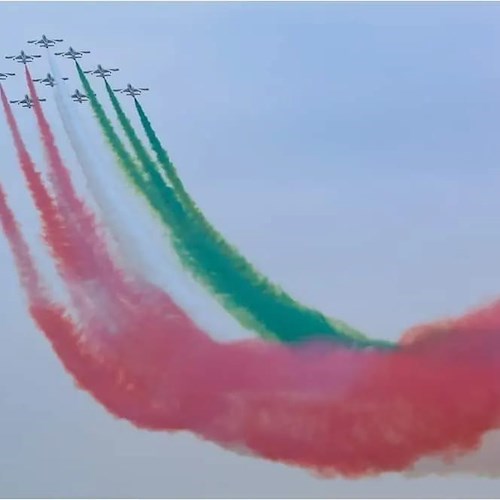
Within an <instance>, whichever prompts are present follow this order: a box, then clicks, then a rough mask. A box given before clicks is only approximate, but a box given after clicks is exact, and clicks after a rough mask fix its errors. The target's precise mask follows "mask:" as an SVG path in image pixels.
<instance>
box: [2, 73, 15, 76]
mask: <svg viewBox="0 0 500 500" xmlns="http://www.w3.org/2000/svg"><path fill="white" fill-rule="evenodd" d="M4 75H7V76H16V74H15V73H4Z"/></svg>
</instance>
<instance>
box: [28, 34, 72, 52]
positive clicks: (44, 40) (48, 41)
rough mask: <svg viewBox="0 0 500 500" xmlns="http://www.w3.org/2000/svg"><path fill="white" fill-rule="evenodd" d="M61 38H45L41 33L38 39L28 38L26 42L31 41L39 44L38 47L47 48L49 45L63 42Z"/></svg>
mask: <svg viewBox="0 0 500 500" xmlns="http://www.w3.org/2000/svg"><path fill="white" fill-rule="evenodd" d="M63 41H64V40H62V39H61V38H54V39H53V40H51V39H49V38H47V37H46V36H45V35H42V38H41V39H40V40H28V43H33V44H35V45H39V46H40V47H45V48H46V49H48V48H49V47H53V46H54V45H55V44H56V43H59V42H63Z"/></svg>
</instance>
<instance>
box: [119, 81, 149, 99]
mask: <svg viewBox="0 0 500 500" xmlns="http://www.w3.org/2000/svg"><path fill="white" fill-rule="evenodd" d="M146 90H149V89H146V88H140V87H139V88H135V87H133V86H132V85H131V84H130V83H129V84H127V86H126V87H125V88H124V89H113V92H121V93H122V94H127V95H129V96H130V97H135V96H136V95H140V94H141V93H142V92H144V91H146Z"/></svg>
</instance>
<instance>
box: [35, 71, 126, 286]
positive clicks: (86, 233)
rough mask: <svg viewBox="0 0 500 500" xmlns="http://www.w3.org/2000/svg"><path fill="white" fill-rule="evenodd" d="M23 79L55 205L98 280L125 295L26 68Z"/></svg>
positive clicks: (120, 278) (117, 272) (93, 218)
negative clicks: (74, 233) (76, 234)
mask: <svg viewBox="0 0 500 500" xmlns="http://www.w3.org/2000/svg"><path fill="white" fill-rule="evenodd" d="M25 76H26V82H27V85H28V88H29V92H30V94H31V98H32V100H33V110H34V112H35V116H36V120H37V123H38V127H39V130H40V134H41V137H42V142H43V145H44V148H45V151H46V154H47V158H48V167H49V177H50V180H51V183H52V184H53V186H54V188H55V191H56V193H57V198H58V203H59V204H60V206H61V208H63V209H64V210H65V211H66V213H67V218H68V219H69V222H70V224H71V221H72V222H73V224H72V225H74V226H75V229H77V230H79V232H80V238H79V245H80V246H81V247H82V250H83V249H84V250H83V251H84V253H85V255H86V256H87V258H88V259H93V261H94V262H93V265H94V266H98V267H99V272H100V275H101V280H103V281H104V282H106V283H109V286H112V287H114V288H115V289H116V288H120V290H121V292H122V293H125V290H124V283H123V279H124V277H123V274H122V273H120V272H119V271H118V269H117V268H116V266H115V265H114V263H113V261H112V259H111V257H110V255H109V253H108V252H107V249H106V248H105V243H104V239H103V237H102V236H101V235H100V234H99V230H98V227H97V223H96V220H95V217H94V215H93V214H92V213H91V212H90V210H89V209H87V207H86V205H85V204H84V202H83V201H82V200H81V199H80V198H79V197H78V195H77V194H76V190H75V189H74V186H73V183H72V181H71V178H70V175H69V171H68V169H67V168H66V166H65V165H64V162H63V160H62V158H61V155H60V153H59V150H58V148H57V145H56V142H55V139H54V136H53V134H52V131H51V129H50V126H49V124H48V122H47V119H46V118H45V116H44V114H43V110H42V107H41V104H40V102H39V100H38V95H37V92H36V88H35V86H34V83H33V80H32V78H31V74H30V72H29V69H28V67H26V68H25ZM91 265H92V264H91ZM115 291H116V290H115Z"/></svg>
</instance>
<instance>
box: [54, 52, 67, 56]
mask: <svg viewBox="0 0 500 500" xmlns="http://www.w3.org/2000/svg"><path fill="white" fill-rule="evenodd" d="M64 54H65V53H64V52H54V55H55V56H63V55H64Z"/></svg>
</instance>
